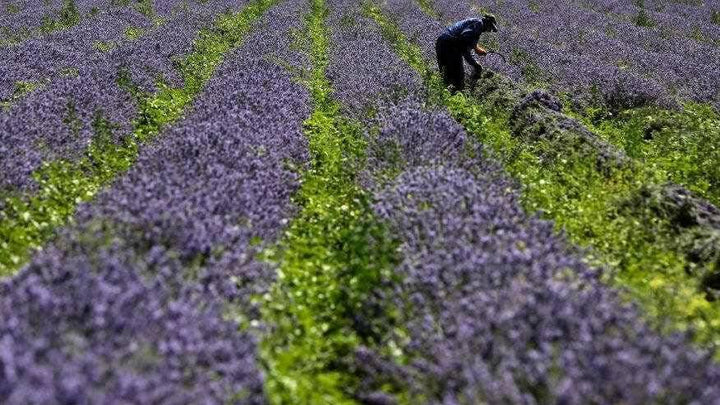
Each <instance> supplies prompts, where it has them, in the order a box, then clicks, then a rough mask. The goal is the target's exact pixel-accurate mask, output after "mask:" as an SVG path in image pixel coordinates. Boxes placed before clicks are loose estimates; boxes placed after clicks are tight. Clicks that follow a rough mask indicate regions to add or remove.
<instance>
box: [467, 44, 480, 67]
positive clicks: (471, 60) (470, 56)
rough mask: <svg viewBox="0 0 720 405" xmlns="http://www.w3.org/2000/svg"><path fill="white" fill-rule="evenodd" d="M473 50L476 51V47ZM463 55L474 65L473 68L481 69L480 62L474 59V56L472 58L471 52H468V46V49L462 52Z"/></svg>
mask: <svg viewBox="0 0 720 405" xmlns="http://www.w3.org/2000/svg"><path fill="white" fill-rule="evenodd" d="M475 51H476V52H477V49H476V50H475ZM463 57H464V58H465V61H466V62H467V63H468V64H469V65H470V66H472V67H474V68H475V69H482V67H481V66H480V64H479V63H478V62H477V61H476V60H475V58H473V56H472V53H471V52H470V48H468V50H466V51H465V52H464V53H463Z"/></svg>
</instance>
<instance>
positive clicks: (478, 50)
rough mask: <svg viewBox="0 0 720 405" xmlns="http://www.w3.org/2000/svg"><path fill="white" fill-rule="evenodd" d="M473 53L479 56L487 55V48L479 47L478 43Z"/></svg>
mask: <svg viewBox="0 0 720 405" xmlns="http://www.w3.org/2000/svg"><path fill="white" fill-rule="evenodd" d="M475 53H477V54H478V55H480V56H485V55H487V53H488V52H487V50H485V48H483V47H481V46H480V45H477V46H475Z"/></svg>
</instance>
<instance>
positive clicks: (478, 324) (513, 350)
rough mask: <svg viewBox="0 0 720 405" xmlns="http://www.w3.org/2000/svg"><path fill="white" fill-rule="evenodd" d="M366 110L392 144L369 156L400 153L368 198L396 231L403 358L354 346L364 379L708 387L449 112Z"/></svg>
mask: <svg viewBox="0 0 720 405" xmlns="http://www.w3.org/2000/svg"><path fill="white" fill-rule="evenodd" d="M376 120H377V122H378V124H379V126H380V128H381V130H380V131H381V135H380V136H379V137H378V142H380V143H381V145H380V147H379V148H376V150H380V151H383V150H387V149H388V148H387V147H385V146H383V145H387V144H388V143H392V144H394V145H397V147H398V152H399V155H400V156H402V159H399V160H398V159H396V158H394V157H393V158H391V159H389V160H388V158H387V154H381V153H380V154H378V153H376V154H374V155H373V159H371V161H372V160H374V161H382V160H383V159H384V160H386V164H390V165H398V162H400V164H399V165H400V166H399V167H400V169H401V170H400V174H399V175H397V176H396V177H395V178H394V179H393V180H392V181H390V182H389V183H388V182H386V181H384V182H380V183H378V185H379V187H376V191H375V198H376V203H375V206H374V208H375V211H376V213H377V215H378V216H379V217H380V218H382V219H383V220H385V221H387V222H388V224H389V226H390V227H391V230H392V231H393V232H394V233H395V234H396V235H397V237H398V238H399V239H400V242H401V244H400V248H399V252H400V255H401V263H400V264H399V265H398V267H397V269H396V271H397V272H398V273H399V275H400V276H401V278H402V282H400V283H398V284H397V285H396V286H395V290H394V292H393V294H392V295H391V296H392V297H394V298H392V299H393V300H394V301H395V305H397V306H398V307H399V308H400V310H399V311H398V312H399V313H400V314H402V315H401V322H400V323H401V324H402V325H404V327H405V328H406V332H405V333H407V335H408V341H407V343H406V345H405V347H403V348H402V349H403V351H404V355H405V356H406V357H407V358H408V359H409V363H408V365H407V366H405V367H398V366H393V365H390V364H385V365H383V364H382V361H380V360H378V359H377V358H376V356H375V357H374V356H373V355H371V354H369V352H368V351H367V349H363V350H360V351H359V352H358V355H359V358H360V359H365V360H361V363H362V364H365V365H366V368H367V369H368V379H369V380H371V381H372V380H373V379H376V380H378V381H387V380H391V381H392V380H395V381H402V382H404V383H405V384H407V385H408V386H409V388H410V390H411V392H412V393H413V394H415V395H417V396H419V397H421V398H425V399H426V400H427V402H430V403H447V404H455V403H588V402H589V403H655V402H664V403H692V402H697V403H713V402H714V401H717V398H718V397H720V392H719V391H718V383H719V382H720V367H718V366H717V365H715V364H714V363H713V360H712V357H711V354H710V353H709V352H703V351H698V350H695V349H693V348H691V347H690V346H689V340H688V337H687V336H684V335H679V334H677V335H671V336H661V335H659V334H658V333H656V332H654V331H652V330H651V329H649V328H648V326H647V325H645V324H644V323H643V321H641V319H640V316H639V314H638V313H637V312H636V310H635V309H634V308H633V307H630V306H627V305H624V304H622V303H621V301H620V299H619V297H618V296H617V294H616V293H615V292H613V291H612V290H611V289H609V288H608V287H607V286H605V285H604V284H602V283H601V281H600V280H599V274H598V272H597V271H594V270H592V269H590V268H588V267H587V266H586V265H585V264H584V263H583V262H582V260H581V259H580V255H579V252H577V251H575V250H574V249H573V248H571V247H570V246H568V244H567V242H566V241H565V240H564V238H563V237H562V236H559V235H557V234H556V233H555V232H554V230H553V226H552V223H550V222H547V221H542V220H539V219H537V218H534V217H528V216H527V215H526V214H525V213H524V212H523V211H522V209H521V207H520V204H519V196H518V193H517V187H516V185H515V184H513V183H512V182H511V181H509V180H508V178H507V177H506V176H505V175H503V173H502V172H501V171H500V168H499V166H498V165H497V164H495V163H493V162H492V161H490V160H488V159H487V158H485V157H484V152H483V151H482V150H474V149H473V148H468V145H467V142H466V141H465V139H466V134H465V133H464V132H463V130H462V128H461V127H460V126H459V125H458V124H457V123H456V122H454V121H453V120H452V119H451V118H450V117H449V116H448V115H447V114H446V113H444V112H440V111H427V110H423V109H422V106H421V105H419V104H417V102H405V103H400V104H398V105H395V106H389V107H385V108H382V109H380V111H379V114H378V116H377V118H376ZM393 138H394V139H393ZM408 140H411V141H408ZM391 156H393V155H391ZM374 167H375V168H378V169H379V170H382V169H383V165H382V164H379V165H375V166H374ZM368 358H369V359H374V360H373V361H369V360H367V359H368ZM367 384H368V386H373V385H375V386H377V385H378V384H371V383H367ZM371 397H372V395H371Z"/></svg>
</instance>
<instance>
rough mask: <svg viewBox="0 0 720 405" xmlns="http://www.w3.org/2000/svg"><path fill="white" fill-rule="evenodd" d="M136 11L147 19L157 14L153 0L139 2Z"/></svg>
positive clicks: (139, 0) (138, 0)
mask: <svg viewBox="0 0 720 405" xmlns="http://www.w3.org/2000/svg"><path fill="white" fill-rule="evenodd" d="M135 10H137V11H138V12H139V13H140V14H142V15H144V16H145V17H148V18H152V17H153V15H154V14H155V10H153V0H137V2H136V3H135Z"/></svg>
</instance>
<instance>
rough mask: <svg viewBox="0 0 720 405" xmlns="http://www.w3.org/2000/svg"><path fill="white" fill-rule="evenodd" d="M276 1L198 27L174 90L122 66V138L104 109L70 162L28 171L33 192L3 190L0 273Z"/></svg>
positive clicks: (117, 163) (134, 148)
mask: <svg viewBox="0 0 720 405" xmlns="http://www.w3.org/2000/svg"><path fill="white" fill-rule="evenodd" d="M275 2H276V0H254V1H253V2H251V3H249V4H248V5H247V6H246V7H245V8H244V9H243V10H242V11H240V12H238V13H235V14H226V15H224V16H222V17H221V18H220V19H219V20H218V21H216V23H215V25H214V26H213V27H212V28H209V29H206V30H203V31H201V32H200V33H199V35H198V39H196V41H195V43H194V46H193V51H192V52H191V53H190V54H189V55H187V56H186V57H185V59H184V61H183V62H182V63H181V66H182V67H183V69H181V73H182V76H183V79H184V82H185V86H183V87H180V88H175V87H171V86H168V85H166V84H164V83H159V84H158V86H157V87H158V90H157V92H155V93H144V92H142V91H140V90H139V89H138V88H137V86H135V85H134V84H133V83H132V81H131V80H130V76H129V72H127V71H121V72H120V74H119V78H118V85H120V86H121V87H122V88H124V89H126V90H128V91H129V92H131V94H133V96H134V97H135V99H136V102H137V103H138V106H139V116H138V118H137V120H136V121H135V122H134V123H133V132H132V134H130V135H129V136H127V137H126V138H124V139H123V140H122V141H121V142H119V143H115V142H112V141H111V140H112V139H113V137H112V136H111V135H112V133H113V131H115V130H116V126H115V124H114V123H112V122H110V121H108V120H107V119H106V118H105V117H104V116H103V115H102V113H101V112H100V113H97V114H96V115H95V117H94V119H93V122H92V127H93V130H94V136H93V137H92V140H91V142H90V145H89V146H88V149H87V150H86V152H85V154H84V156H83V157H81V158H80V159H79V160H75V161H70V160H65V159H59V160H56V161H52V162H47V163H45V164H43V166H42V167H41V168H40V169H38V170H37V171H36V172H35V173H33V178H34V180H35V181H36V182H37V191H36V192H35V193H33V194H29V195H23V194H18V193H5V195H4V196H2V197H3V198H4V200H5V206H4V209H3V211H2V212H0V241H1V242H0V275H3V276H4V275H10V274H12V273H13V272H14V271H15V270H17V269H18V268H19V267H20V266H21V265H22V264H23V263H25V262H26V261H27V260H28V259H29V257H30V255H31V254H32V251H33V250H34V249H39V248H41V247H42V245H43V244H44V243H45V242H46V241H48V240H49V239H50V238H51V237H52V236H53V234H54V232H55V229H57V227H59V226H62V225H64V224H65V223H67V222H68V221H69V220H70V219H71V218H72V215H73V214H74V212H75V208H76V206H77V205H78V204H79V203H80V202H83V201H88V200H90V199H92V198H93V196H94V195H95V194H96V193H97V192H98V191H99V190H100V189H101V188H102V187H103V186H105V185H107V184H108V183H109V182H110V181H112V179H114V178H115V177H117V176H118V175H119V174H120V173H122V172H124V171H126V170H127V169H128V168H130V166H131V165H132V164H133V163H134V162H135V160H136V159H137V156H138V150H139V145H140V144H141V143H142V142H146V141H149V140H151V139H152V138H154V137H155V136H157V134H158V133H159V132H160V130H161V129H162V128H164V127H165V126H166V125H167V124H169V123H171V122H173V121H175V120H177V119H179V118H180V117H181V116H182V113H183V111H184V109H185V107H186V106H187V105H188V104H189V103H190V102H191V101H192V100H193V99H194V98H195V96H197V94H198V93H199V91H200V90H201V89H202V86H203V85H204V84H205V82H206V81H207V80H208V79H209V78H210V77H211V76H212V74H213V72H214V70H215V68H216V67H217V66H218V65H219V64H220V62H221V60H222V56H223V54H224V53H225V52H227V51H228V50H230V49H232V48H234V47H237V46H238V45H239V44H240V41H241V40H242V39H243V37H244V35H245V34H246V33H247V32H248V31H249V30H250V28H251V27H252V23H253V22H254V21H256V20H257V19H258V18H259V17H260V16H261V15H262V14H263V13H264V12H265V11H266V10H267V9H268V8H269V7H270V6H272V5H273V4H275ZM76 122H79V121H77V117H76V113H75V109H74V106H71V105H68V113H67V116H66V117H65V123H66V124H67V125H70V126H71V128H72V126H73V125H77V124H75V123H76Z"/></svg>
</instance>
